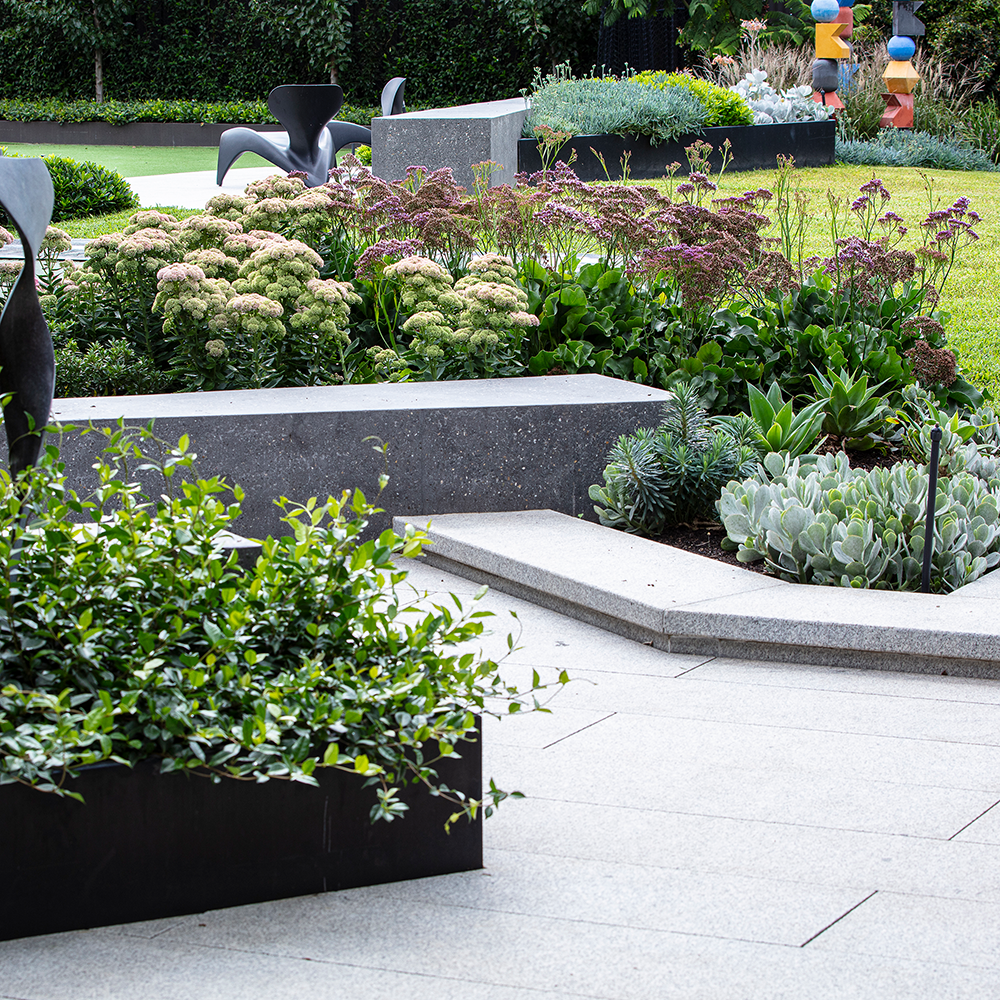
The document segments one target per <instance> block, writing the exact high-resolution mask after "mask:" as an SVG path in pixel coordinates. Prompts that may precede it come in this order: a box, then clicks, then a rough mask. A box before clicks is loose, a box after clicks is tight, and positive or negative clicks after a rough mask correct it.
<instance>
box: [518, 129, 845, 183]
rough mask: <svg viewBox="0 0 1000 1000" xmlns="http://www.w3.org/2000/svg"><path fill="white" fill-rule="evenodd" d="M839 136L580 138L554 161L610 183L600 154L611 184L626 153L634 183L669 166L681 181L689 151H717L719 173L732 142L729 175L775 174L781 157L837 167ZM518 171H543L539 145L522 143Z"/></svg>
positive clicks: (784, 132) (802, 132)
mask: <svg viewBox="0 0 1000 1000" xmlns="http://www.w3.org/2000/svg"><path fill="white" fill-rule="evenodd" d="M836 134H837V126H836V122H834V121H833V120H832V119H831V120H830V121H825V122H791V123H778V124H774V125H734V126H726V127H719V128H706V129H704V130H703V131H702V132H701V134H698V135H694V134H691V135H686V136H680V137H679V138H677V139H675V140H673V141H672V142H663V143H660V144H659V145H656V146H653V145H652V144H651V143H650V141H649V139H648V137H646V136H620V135H580V136H574V137H573V138H572V139H570V140H569V141H568V142H567V143H566V145H564V146H563V147H562V149H561V150H560V151H559V153H558V154H557V156H556V159H558V160H564V161H565V160H568V158H569V156H570V155H571V154H572V153H573V152H575V153H576V161H575V162H574V163H573V170H574V171H575V172H576V174H577V176H578V177H579V178H580V180H583V181H595V180H606V179H607V177H606V175H605V172H604V167H602V166H601V163H600V160H599V159H598V158H597V157H596V156H595V155H594V153H593V152H592V151H591V150H592V149H596V150H597V151H598V152H599V153H601V154H602V155H603V156H604V160H605V163H606V164H607V167H608V174H610V175H611V178H612V179H615V177H616V176H620V172H621V167H620V161H621V159H622V157H623V156H624V154H625V153H626V152H627V153H628V154H629V173H630V177H631V178H632V179H634V180H653V179H657V178H661V177H664V176H665V175H666V173H667V165H668V164H671V163H680V164H681V165H682V167H681V170H680V171H679V174H680V175H681V176H683V175H684V174H685V173H686V164H687V157H686V154H685V152H684V150H685V147H687V146H690V145H692V144H693V143H695V142H697V141H699V140H700V141H701V142H707V143H709V144H710V145H711V146H712V147H713V151H712V154H711V157H710V163H711V167H712V169H713V170H718V169H719V168H720V167H721V165H722V162H721V161H722V156H721V149H722V146H723V144H724V143H725V141H726V140H727V139H728V140H729V143H730V146H731V154H732V158H733V159H732V162H731V163H730V164H729V165H728V166H727V168H726V170H727V172H739V171H741V170H766V169H774V168H775V167H776V165H777V157H778V156H779V155H784V156H792V157H794V159H795V163H796V165H797V166H801V167H821V166H831V165H832V164H833V163H834V159H835V158H834V149H835V143H836ZM517 167H518V170H519V171H521V172H527V173H535V172H537V171H539V170H541V169H542V161H541V157H540V155H539V153H538V143H537V141H536V140H535V139H524V138H522V139H519V140H518V144H517Z"/></svg>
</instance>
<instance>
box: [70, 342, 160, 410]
mask: <svg viewBox="0 0 1000 1000" xmlns="http://www.w3.org/2000/svg"><path fill="white" fill-rule="evenodd" d="M55 354H56V392H55V394H56V396H57V397H60V398H66V397H69V396H141V395H147V394H149V393H156V392H166V391H168V389H169V388H170V386H171V379H170V376H169V375H167V374H165V373H164V372H161V371H158V370H157V369H156V368H154V367H153V365H152V363H151V362H150V360H149V358H147V357H144V356H142V355H139V354H137V353H136V351H135V349H134V348H133V347H132V345H131V344H130V343H129V342H128V341H127V340H110V341H108V342H107V343H103V344H90V345H89V346H88V347H87V348H86V350H81V349H80V347H79V345H78V344H77V343H76V341H75V340H71V341H69V342H68V343H67V344H65V345H64V346H62V347H59V348H57V349H56V352H55Z"/></svg>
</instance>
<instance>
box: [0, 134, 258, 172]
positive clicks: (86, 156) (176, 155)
mask: <svg viewBox="0 0 1000 1000" xmlns="http://www.w3.org/2000/svg"><path fill="white" fill-rule="evenodd" d="M3 146H4V148H5V149H6V150H8V151H9V152H11V153H17V155H18V156H49V155H52V154H54V155H56V156H68V157H69V158H70V159H71V160H80V161H90V162H91V163H99V164H100V165H101V166H102V167H107V168H108V169H109V170H114V171H116V172H117V173H119V174H121V175H122V177H151V176H155V175H157V174H187V173H191V172H192V171H195V170H212V171H214V170H215V168H216V167H217V166H218V160H219V150H218V147H217V146H65V145H62V144H60V143H26V142H5V143H4V144H3ZM236 166H238V167H240V168H242V167H266V166H268V162H267V160H264V159H262V158H261V157H259V156H257V154H256V153H244V154H243V156H241V157H240V159H239V160H238V161H237V163H236Z"/></svg>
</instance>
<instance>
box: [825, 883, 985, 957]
mask: <svg viewBox="0 0 1000 1000" xmlns="http://www.w3.org/2000/svg"><path fill="white" fill-rule="evenodd" d="M997 928H1000V903H998V902H988V901H983V900H972V899H938V898H934V897H929V896H921V895H912V894H904V893H898V892H879V893H878V894H877V895H875V896H874V897H872V898H871V899H869V900H868V901H867V902H866V903H865V905H864V906H859V907H858V908H857V909H855V910H854V911H853V912H852V913H849V914H848V915H847V916H846V917H844V919H842V920H840V921H838V922H837V923H836V924H835V925H834V926H833V927H831V928H830V929H829V930H828V931H826V932H825V933H824V934H823V935H822V936H821V937H820V938H819V939H818V940H817V941H816V943H815V947H816V948H817V949H818V950H821V951H839V952H847V953H852V954H857V955H872V956H879V957H883V958H905V959H915V960H919V961H924V962H928V961H929V962H940V963H944V964H948V965H956V966H968V967H970V968H977V969H990V970H994V971H996V970H1000V950H998V949H997Z"/></svg>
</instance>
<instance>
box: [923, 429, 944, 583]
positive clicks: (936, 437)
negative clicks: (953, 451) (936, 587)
mask: <svg viewBox="0 0 1000 1000" xmlns="http://www.w3.org/2000/svg"><path fill="white" fill-rule="evenodd" d="M940 447H941V428H940V427H938V425H937V424H935V425H934V430H932V431H931V468H930V482H929V483H928V484H927V523H926V525H925V527H924V573H923V576H922V577H921V580H920V593H922V594H929V593H930V592H931V556H932V555H933V554H934V553H933V549H934V508H935V506H936V503H937V480H938V451H939V449H940Z"/></svg>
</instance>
